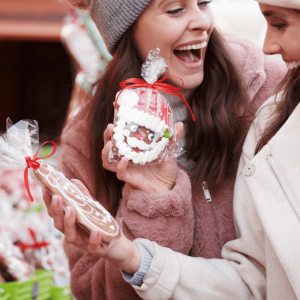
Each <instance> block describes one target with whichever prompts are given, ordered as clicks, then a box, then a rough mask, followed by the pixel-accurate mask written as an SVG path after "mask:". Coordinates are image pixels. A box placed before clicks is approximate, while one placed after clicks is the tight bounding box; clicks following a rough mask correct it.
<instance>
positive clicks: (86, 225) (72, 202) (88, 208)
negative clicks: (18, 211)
mask: <svg viewBox="0 0 300 300" xmlns="http://www.w3.org/2000/svg"><path fill="white" fill-rule="evenodd" d="M46 143H47V142H46ZM50 143H52V144H53V146H54V147H53V151H52V153H51V154H50V155H48V156H46V157H38V153H39V150H40V149H41V147H42V146H43V145H44V144H45V143H44V144H43V145H42V146H40V147H39V128H38V123H37V122H36V121H33V120H22V121H19V122H18V123H16V124H14V125H13V124H12V123H11V121H10V120H9V119H7V132H6V133H4V134H3V135H2V136H1V137H0V166H4V167H7V168H14V169H15V168H18V169H20V168H21V169H25V171H24V181H25V187H26V189H27V192H28V195H29V197H30V199H31V200H32V201H33V198H32V196H31V193H30V188H29V181H28V174H30V176H31V178H32V179H33V180H35V181H36V182H37V183H38V184H39V185H40V186H42V187H45V188H46V189H47V190H48V191H49V193H50V194H51V195H59V196H60V197H61V198H62V201H63V206H64V209H65V208H66V206H71V207H73V208H74V210H75V215H76V227H77V230H78V232H79V233H80V234H85V233H86V234H89V233H90V232H91V231H92V230H93V229H94V230H99V231H100V232H101V237H102V241H103V242H106V243H111V242H112V241H114V240H116V239H118V238H120V237H121V235H122V231H121V229H120V227H119V225H118V223H117V222H116V220H115V219H114V218H113V217H112V216H111V215H110V214H109V212H108V211H107V210H106V209H105V208H104V207H103V206H102V205H101V204H100V203H99V202H98V201H96V200H94V199H93V198H92V197H91V196H90V195H87V193H84V192H83V191H81V189H79V188H78V187H77V186H76V185H75V184H73V183H72V182H71V181H69V180H68V179H67V178H66V177H65V175H64V174H63V173H62V172H60V171H59V170H57V168H56V167H55V166H53V165H51V164H49V163H47V162H45V161H42V159H45V158H48V157H50V156H52V155H53V154H54V153H55V151H56V144H55V143H54V142H50Z"/></svg>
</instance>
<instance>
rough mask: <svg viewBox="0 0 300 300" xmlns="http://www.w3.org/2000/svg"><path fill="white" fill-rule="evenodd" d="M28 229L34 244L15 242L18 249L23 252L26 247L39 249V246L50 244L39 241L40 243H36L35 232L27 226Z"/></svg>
mask: <svg viewBox="0 0 300 300" xmlns="http://www.w3.org/2000/svg"><path fill="white" fill-rule="evenodd" d="M28 230H29V233H30V235H31V237H32V238H33V241H34V244H32V245H30V244H24V243H17V246H18V247H19V248H20V250H21V251H22V252H23V251H24V250H26V249H28V248H31V249H41V248H44V247H47V246H49V245H50V243H48V242H41V243H38V242H37V241H36V233H35V231H34V230H33V229H31V228H28Z"/></svg>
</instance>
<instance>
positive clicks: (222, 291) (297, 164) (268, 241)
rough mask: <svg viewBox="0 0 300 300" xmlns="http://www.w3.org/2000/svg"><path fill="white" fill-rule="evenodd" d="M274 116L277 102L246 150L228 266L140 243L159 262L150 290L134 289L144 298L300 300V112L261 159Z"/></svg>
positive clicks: (264, 112)
mask: <svg viewBox="0 0 300 300" xmlns="http://www.w3.org/2000/svg"><path fill="white" fill-rule="evenodd" d="M274 108H275V97H272V98H271V99H269V100H268V101H266V102H265V104H264V105H263V109H261V110H260V112H259V113H258V115H257V117H256V119H255V121H254V122H253V124H252V126H251V128H250V130H249V133H248V135H247V138H246V141H245V144H244V147H243V153H242V157H241V160H240V164H239V168H238V174H237V181H236V186H235V193H234V216H235V224H236V232H237V237H238V238H237V239H236V240H233V241H230V242H228V243H227V244H226V245H225V246H224V248H223V250H222V257H223V259H209V260H207V259H203V258H195V257H189V256H185V255H182V254H179V253H176V252H174V251H172V250H170V249H167V248H163V247H161V246H159V245H157V244H156V243H153V242H150V241H148V240H144V239H138V240H137V241H139V242H140V243H142V244H143V245H144V246H145V247H146V248H147V249H148V250H149V251H150V253H151V254H152V255H153V261H152V264H151V267H150V270H149V272H148V273H147V274H146V276H145V277H144V283H143V285H142V286H141V287H137V286H133V287H134V288H135V290H136V292H137V293H138V295H139V296H140V297H141V298H143V299H147V300H150V299H151V300H154V299H157V300H164V299H178V300H183V299H209V300H210V299H220V300H221V299H224V300H225V299H228V300H234V299H237V300H246V299H269V300H294V299H300V219H299V217H300V215H299V216H297V214H296V212H295V210H294V208H293V207H292V205H291V203H290V202H289V199H288V197H289V198H290V200H291V201H292V202H294V205H295V209H296V210H297V209H298V210H299V211H300V209H299V207H300V104H299V105H298V106H297V108H296V109H295V111H294V112H293V114H292V115H291V116H290V118H289V119H288V121H287V122H286V123H285V125H284V126H283V127H282V128H281V129H280V131H279V132H278V133H277V134H276V135H275V136H274V137H273V139H272V140H271V141H270V142H269V143H268V144H267V145H266V146H265V147H264V148H263V149H262V150H261V151H260V152H259V153H258V154H257V155H256V156H255V157H254V151H255V147H256V144H257V142H258V140H259V138H260V136H261V133H262V132H263V130H264V128H265V126H266V124H267V122H268V120H269V116H270V115H272V113H273V112H274ZM270 155H271V156H270ZM268 158H269V159H268ZM271 164H272V165H273V168H274V169H275V171H276V172H277V175H276V174H275V172H274V170H273V168H272V166H271ZM277 176H279V178H280V181H281V182H282V185H281V184H280V183H279V181H278V178H277ZM284 189H285V191H284ZM287 195H288V196H287Z"/></svg>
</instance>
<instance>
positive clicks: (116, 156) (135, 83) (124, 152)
mask: <svg viewBox="0 0 300 300" xmlns="http://www.w3.org/2000/svg"><path fill="white" fill-rule="evenodd" d="M167 67H168V66H167V63H166V61H165V59H164V58H162V57H161V56H160V55H159V49H158V48H157V49H155V50H152V51H150V52H149V54H148V58H147V60H146V62H145V63H144V64H143V66H142V77H143V78H144V79H145V81H143V80H141V79H138V78H131V79H128V80H125V81H123V82H121V83H120V86H121V88H122V90H121V91H120V92H118V94H117V95H116V100H115V116H114V130H113V135H112V143H113V148H112V150H111V151H110V154H109V160H110V161H115V162H116V161H120V160H121V159H122V157H126V158H127V159H128V160H129V163H133V164H141V165H145V164H160V163H161V162H162V161H164V160H168V159H171V158H174V157H177V156H178V155H179V152H178V146H179V145H178V138H177V132H176V128H175V120H174V117H173V112H172V108H171V105H170V103H169V102H168V101H167V100H166V98H165V97H164V96H163V94H162V93H161V92H165V93H167V94H170V95H176V96H179V97H180V98H181V99H182V100H183V101H184V102H185V104H186V105H187V107H188V108H189V109H190V107H189V106H188V104H187V102H186V100H185V99H184V98H183V96H182V95H181V94H179V93H178V91H180V90H181V89H182V88H183V86H182V87H181V88H176V87H174V86H172V85H170V84H167V83H164V81H165V80H167V79H168V78H169V77H165V78H163V79H161V80H158V78H159V77H160V76H161V75H162V74H163V73H164V72H165V70H166V68H167ZM179 79H180V78H179ZM180 80H181V79H180ZM181 81H182V80H181ZM182 85H183V81H182ZM192 116H193V115H192ZM193 118H194V116H193Z"/></svg>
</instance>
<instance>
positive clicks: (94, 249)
mask: <svg viewBox="0 0 300 300" xmlns="http://www.w3.org/2000/svg"><path fill="white" fill-rule="evenodd" d="M88 251H89V252H90V253H91V254H96V253H97V248H96V247H95V246H94V245H89V246H88Z"/></svg>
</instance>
